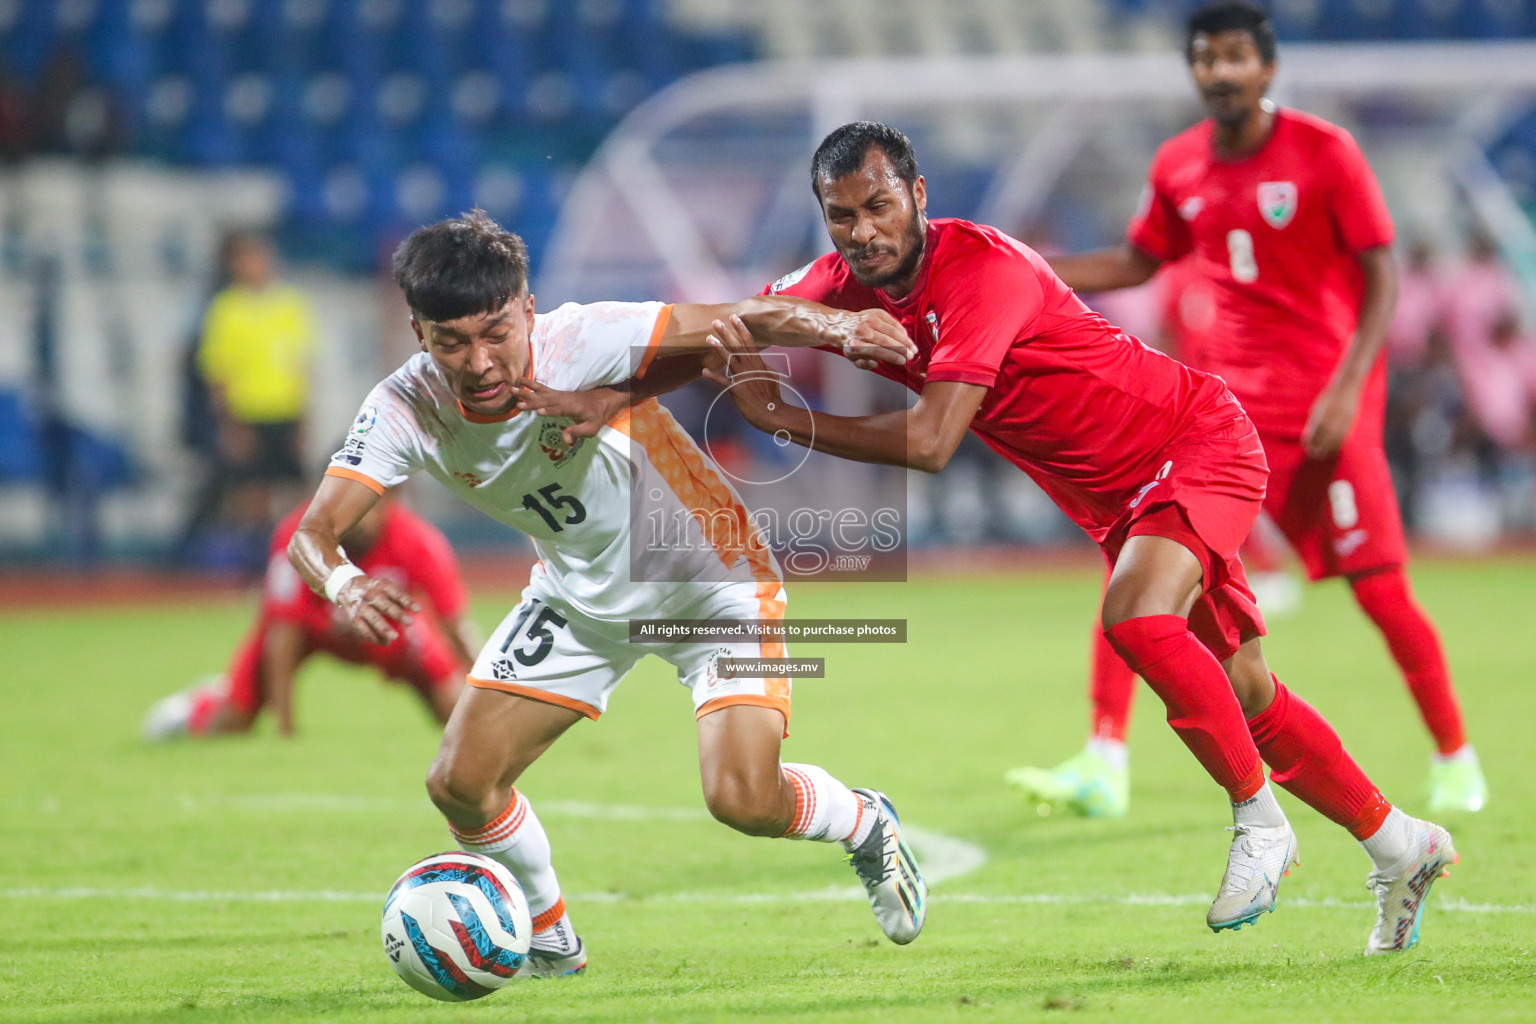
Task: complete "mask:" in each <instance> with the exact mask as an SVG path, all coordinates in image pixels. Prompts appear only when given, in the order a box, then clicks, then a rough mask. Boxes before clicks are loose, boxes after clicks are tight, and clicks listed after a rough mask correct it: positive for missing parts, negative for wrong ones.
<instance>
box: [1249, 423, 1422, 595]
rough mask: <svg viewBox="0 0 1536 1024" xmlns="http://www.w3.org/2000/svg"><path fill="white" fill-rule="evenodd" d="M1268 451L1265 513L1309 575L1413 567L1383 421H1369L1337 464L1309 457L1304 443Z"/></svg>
mask: <svg viewBox="0 0 1536 1024" xmlns="http://www.w3.org/2000/svg"><path fill="white" fill-rule="evenodd" d="M1264 451H1265V454H1266V455H1267V456H1268V458H1269V494H1268V496H1267V497H1265V499H1264V509H1265V511H1266V512H1268V513H1269V514H1270V517H1271V518H1273V519H1274V521H1275V525H1276V526H1278V527H1280V530H1281V532H1282V533H1284V534H1285V537H1286V539H1287V540H1289V541H1290V542H1291V546H1292V547H1294V548H1295V549H1296V554H1297V556H1298V557H1300V559H1301V562H1302V564H1303V565H1304V566H1306V569H1307V575H1308V576H1309V577H1311V578H1312V579H1314V580H1320V579H1325V578H1327V577H1329V576H1356V575H1359V574H1361V573H1366V572H1371V571H1374V570H1377V569H1386V568H1391V567H1394V566H1400V565H1403V564H1405V563H1406V562H1407V561H1408V544H1407V541H1406V540H1405V539H1404V537H1403V517H1402V514H1401V513H1400V512H1399V511H1398V508H1397V492H1396V491H1395V490H1394V489H1393V487H1392V473H1391V471H1390V470H1389V469H1388V468H1387V455H1386V451H1385V450H1384V449H1383V448H1382V444H1381V423H1380V421H1379V420H1376V421H1374V422H1373V421H1372V419H1371V417H1369V416H1362V417H1361V418H1360V420H1359V422H1357V424H1356V426H1355V429H1354V430H1353V431H1351V432H1350V435H1349V437H1347V438H1346V439H1345V441H1344V445H1343V447H1342V448H1340V449H1339V454H1338V455H1336V456H1334V457H1333V458H1331V459H1312V458H1308V457H1307V453H1306V452H1305V451H1304V450H1303V449H1302V447H1301V442H1299V441H1276V440H1270V441H1268V442H1266V443H1265V445H1264Z"/></svg>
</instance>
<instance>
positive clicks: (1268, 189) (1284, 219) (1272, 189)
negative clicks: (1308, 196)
mask: <svg viewBox="0 0 1536 1024" xmlns="http://www.w3.org/2000/svg"><path fill="white" fill-rule="evenodd" d="M1259 213H1260V214H1261V215H1262V216H1263V218H1264V223H1266V224H1268V225H1269V226H1270V227H1272V228H1276V229H1278V228H1283V227H1285V226H1286V225H1287V224H1289V223H1290V222H1291V221H1292V219H1294V218H1295V216H1296V183H1295V182H1294V181H1261V182H1259Z"/></svg>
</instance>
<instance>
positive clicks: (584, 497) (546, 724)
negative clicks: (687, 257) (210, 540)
mask: <svg viewBox="0 0 1536 1024" xmlns="http://www.w3.org/2000/svg"><path fill="white" fill-rule="evenodd" d="M394 271H395V280H396V281H397V283H398V284H399V285H400V287H401V289H402V291H403V292H404V293H405V299H406V303H407V305H408V306H409V308H410V310H411V323H412V325H413V327H414V329H415V331H416V334H417V337H418V338H419V339H420V342H421V352H419V353H418V354H417V355H415V356H414V357H413V358H412V359H410V360H409V361H408V362H406V363H405V365H404V366H402V367H401V368H400V369H398V370H396V371H395V372H394V373H393V374H391V375H390V376H389V377H388V378H386V379H385V380H384V381H383V382H382V383H381V384H379V385H378V386H377V387H376V388H374V390H373V392H372V393H371V394H370V395H369V397H368V399H367V401H366V403H365V404H364V406H363V411H362V414H361V415H360V416H359V423H366V424H368V425H369V427H368V429H367V430H366V431H365V432H362V433H359V432H357V431H356V430H354V432H353V435H352V436H351V437H350V438H349V440H348V442H347V445H346V446H345V447H344V448H342V450H341V451H339V452H337V453H336V455H335V456H334V457H333V458H332V460H331V466H330V468H329V469H328V470H327V471H326V477H325V479H324V481H323V482H322V483H321V485H320V488H319V490H318V492H317V493H316V495H315V499H314V501H313V502H311V503H310V506H309V511H308V512H307V513H306V514H305V516H304V519H303V521H302V522H301V523H300V524H299V528H298V531H297V532H296V533H295V534H294V538H293V541H292V543H291V544H290V545H289V555H290V557H291V559H292V561H293V564H294V566H295V567H296V568H297V569H298V571H299V574H300V575H301V576H302V577H303V578H304V581H305V582H306V583H308V584H309V586H310V587H311V588H312V589H314V590H315V591H316V592H317V593H322V594H324V595H325V597H326V598H327V599H328V600H330V601H332V602H334V603H335V604H336V605H337V606H338V608H339V609H340V611H341V614H342V615H343V616H345V617H346V618H347V619H348V620H349V621H350V622H352V623H353V624H355V625H356V626H357V627H358V628H359V629H361V630H362V631H363V632H365V633H367V634H369V635H370V636H372V638H373V639H374V640H375V641H377V642H379V643H388V642H391V641H392V640H393V639H394V638H395V637H396V636H397V635H399V632H400V630H401V629H404V628H409V626H410V623H411V622H412V620H413V616H414V614H415V612H416V605H415V603H414V602H413V601H412V600H411V599H410V597H409V595H407V594H406V593H405V592H403V591H402V590H401V589H400V588H399V587H397V586H396V585H395V584H394V583H393V582H391V581H390V580H389V579H387V578H385V577H383V576H375V575H373V574H371V573H368V572H366V571H365V570H364V568H363V567H362V566H359V565H355V564H353V563H352V562H351V561H349V560H348V559H347V558H346V557H345V556H344V555H343V554H342V553H339V552H338V551H337V547H336V541H337V538H339V537H340V536H342V535H343V534H345V533H346V531H347V530H349V529H351V528H352V525H353V524H354V523H356V522H357V521H358V519H359V518H361V517H362V516H363V515H364V514H366V512H367V510H368V509H369V508H371V507H372V506H373V505H374V503H375V502H376V501H378V499H379V496H380V495H382V494H383V493H385V492H386V491H388V489H389V488H391V487H393V486H395V485H396V484H398V483H400V482H401V481H403V480H405V479H406V478H407V477H409V476H411V475H413V474H415V473H417V472H421V471H425V472H427V473H429V474H431V475H432V476H433V477H435V478H436V479H437V480H439V481H440V482H441V483H442V484H443V485H444V486H446V487H447V488H448V489H449V490H451V491H452V492H454V493H455V494H457V495H459V496H460V497H462V498H463V499H464V500H465V501H467V502H468V503H469V504H471V505H473V506H475V507H476V508H479V509H480V510H481V511H483V512H485V513H486V514H487V515H490V516H492V517H493V518H495V519H497V520H499V521H501V522H503V523H506V524H507V525H509V526H512V527H513V528H515V529H518V530H521V531H523V532H525V533H527V534H529V535H530V536H531V537H532V538H533V543H534V547H535V549H536V550H537V552H538V554H539V557H540V562H539V564H538V565H537V566H536V567H535V568H534V570H533V573H532V577H531V579H530V580H529V584H528V586H527V588H526V589H525V590H524V591H523V596H522V600H521V602H520V603H519V604H518V605H517V607H516V608H514V609H513V610H512V611H511V612H510V613H509V614H508V615H507V617H506V619H505V620H504V621H503V622H502V623H501V625H500V626H498V627H497V628H496V630H495V631H494V632H493V633H492V635H491V638H490V640H489V641H488V642H487V644H486V645H485V647H484V649H483V650H482V651H481V652H480V655H479V657H478V658H477V659H476V661H475V664H474V667H473V668H472V669H471V671H470V675H469V686H468V687H467V688H466V690H465V693H464V696H463V697H461V698H460V700H459V703H458V706H457V707H456V708H455V709H454V713H453V716H452V717H451V718H450V719H449V721H448V726H447V728H446V730H445V731H444V734H443V741H442V746H441V748H440V750H439V752H438V756H437V758H436V760H435V761H434V762H433V764H432V767H431V769H430V771H429V773H428V776H427V792H428V793H429V795H430V796H431V798H432V801H433V802H434V803H435V804H436V805H437V807H438V808H439V810H441V811H442V813H443V815H444V816H445V817H446V818H447V819H448V824H449V828H450V831H451V832H452V834H453V836H454V838H455V839H457V840H458V842H459V845H460V846H461V847H463V848H464V849H465V850H469V851H472V852H476V853H482V854H485V855H487V856H490V857H493V858H495V859H496V860H498V861H500V862H501V863H503V864H505V865H506V866H507V867H508V868H509V869H510V870H511V871H512V873H513V874H514V875H515V876H516V877H517V880H518V882H519V883H520V884H521V885H522V887H523V890H524V891H525V892H526V893H527V895H528V902H529V908H530V910H531V911H532V913H533V927H534V934H533V936H532V951H531V953H530V956H529V963H528V964H527V965H526V967H525V968H524V970H525V972H526V973H531V974H535V975H540V976H547V975H566V974H573V973H575V972H577V971H580V970H582V968H583V967H584V966H585V965H586V951H585V948H584V947H583V945H582V943H581V940H580V939H579V938H578V937H577V934H576V932H575V930H574V929H573V927H572V924H571V921H570V917H569V915H568V914H567V912H566V907H565V901H564V899H563V898H562V896H561V892H560V884H559V881H558V879H557V877H556V875H555V871H554V868H553V866H552V861H551V853H550V844H549V839H548V837H547V836H546V835H545V833H544V829H543V826H542V825H540V823H539V819H538V815H537V814H536V813H535V812H534V810H533V807H532V804H531V803H530V802H529V800H528V799H527V797H526V796H524V795H523V794H522V793H521V792H519V791H518V790H517V789H516V788H515V783H516V782H517V780H518V777H519V776H520V775H521V773H522V772H523V771H524V770H525V769H526V768H527V767H528V766H529V765H530V764H532V763H533V762H534V760H535V759H537V758H538V757H539V756H540V755H541V754H543V753H544V751H545V750H546V749H548V747H549V746H550V745H551V744H552V743H554V742H555V741H556V740H558V739H559V738H560V736H561V734H563V733H564V732H565V731H566V730H567V729H569V728H570V727H571V726H572V725H574V724H576V723H577V722H579V721H582V720H583V719H596V718H597V717H598V716H600V715H601V714H602V713H603V711H604V710H605V709H606V707H607V705H608V699H609V695H610V694H611V693H612V692H613V689H614V688H615V687H616V686H617V685H618V684H619V682H620V680H621V679H622V678H623V677H624V675H625V674H626V673H628V671H629V670H630V669H631V668H632V667H633V666H634V665H635V663H636V662H638V661H639V660H640V659H641V658H642V657H644V656H645V654H646V653H647V650H648V648H647V647H644V646H640V645H636V644H632V643H630V642H629V620H631V619H649V618H672V619H689V620H743V619H746V620H776V619H781V618H782V617H783V615H784V607H785V596H784V588H783V583H782V577H781V575H780V572H779V569H778V566H777V564H776V563H775V561H774V559H773V555H772V552H771V551H770V550H769V549H768V548H767V547H766V545H765V543H764V541H763V538H762V537H761V536H760V535H759V534H758V532H757V531H756V529H755V527H753V526H752V525H751V523H750V520H749V518H748V516H747V512H746V510H745V508H744V507H743V506H742V504H741V501H740V499H739V498H738V497H737V496H736V494H735V493H734V491H732V490H731V488H730V487H729V485H728V484H727V483H726V481H725V479H724V477H723V476H722V475H721V473H720V472H719V470H718V469H717V468H716V467H715V466H714V464H713V463H712V462H711V461H710V460H709V459H708V458H707V457H706V456H705V455H704V453H703V452H701V451H700V450H699V449H698V447H697V446H695V445H694V444H693V442H692V441H691V440H690V439H689V438H688V436H687V435H686V434H684V433H683V432H682V430H681V429H680V428H679V427H678V426H677V423H676V422H675V421H674V420H673V419H672V418H671V416H670V415H669V414H668V413H667V412H666V411H665V410H664V409H662V408H661V407H660V406H659V405H658V404H657V403H655V402H649V403H642V404H639V405H636V406H635V407H634V408H632V409H628V410H626V412H625V414H624V415H623V416H621V417H620V418H618V419H616V420H615V421H614V422H613V423H612V424H609V425H607V426H604V427H603V429H602V430H601V431H600V432H599V433H598V434H597V435H596V436H594V437H591V438H577V439H574V440H571V441H568V440H567V439H566V438H565V437H563V436H562V428H563V427H564V426H565V425H566V424H564V423H563V422H561V421H560V420H558V419H555V418H552V417H543V416H539V415H537V414H535V413H531V412H524V411H521V410H520V409H519V408H518V407H517V402H518V394H519V392H518V391H517V390H516V385H517V383H518V382H519V381H520V380H523V379H524V378H532V379H533V380H534V381H537V382H539V383H541V384H544V385H547V386H550V387H555V388H561V389H565V390H578V389H583V388H588V387H595V386H600V385H605V384H614V383H619V382H621V381H624V380H626V379H628V378H630V377H632V376H639V377H641V378H643V379H650V375H651V374H655V375H658V376H662V377H664V376H665V375H666V374H667V372H669V371H668V370H667V368H666V367H665V365H664V364H666V363H667V361H668V359H670V358H672V357H674V356H676V355H677V354H678V353H687V352H690V351H700V350H704V349H706V348H707V346H708V339H709V337H710V336H711V334H712V333H714V332H718V331H720V330H722V329H723V327H722V322H721V318H723V317H728V316H732V315H737V314H739V315H740V316H741V317H742V318H744V319H745V321H746V322H747V323H749V324H751V325H752V328H753V329H754V330H755V331H758V332H759V333H760V334H761V335H762V336H763V337H764V338H765V339H768V340H771V341H773V342H776V343H787V344H800V345H812V344H829V343H831V344H836V345H838V346H839V347H841V348H842V349H844V350H845V351H847V352H848V353H849V354H851V355H855V356H858V357H861V358H866V357H867V358H877V359H890V360H894V361H898V362H900V361H904V360H905V359H906V357H907V355H908V353H909V352H910V351H912V350H913V349H912V345H911V342H910V341H909V340H908V339H907V338H906V337H905V336H904V335H903V334H902V332H901V330H900V329H899V328H898V327H897V326H896V325H895V324H894V323H892V322H891V321H890V319H889V318H888V317H885V316H884V315H883V314H848V313H844V312H839V311H836V310H831V309H827V308H825V307H820V306H816V305H814V304H812V303H808V302H803V301H798V300H793V299H786V298H777V297H771V298H753V299H748V300H745V301H743V302H741V303H737V304H736V305H734V306H699V305H684V304H678V305H675V306H674V305H663V304H662V303H659V302H640V303H630V302H600V303H594V304H591V305H577V304H575V303H568V304H566V305H564V306H561V307H559V308H558V309H556V310H554V311H552V312H549V313H544V314H537V313H535V310H534V298H533V296H532V295H531V294H529V292H528V288H527V274H528V257H527V250H526V249H525V247H524V245H523V242H522V239H520V238H518V237H517V236H516V235H514V234H512V233H510V232H508V231H505V230H503V229H502V228H501V227H500V226H499V225H497V224H496V223H494V222H493V221H491V220H490V219H489V218H488V217H486V216H485V215H484V214H483V213H481V212H479V211H476V212H474V213H471V214H468V215H466V216H465V217H463V218H460V219H455V220H448V221H444V222H442V223H439V224H434V225H432V226H430V227H424V228H421V229H419V230H417V231H415V232H414V233H412V234H411V235H410V237H408V238H407V239H406V240H405V241H404V242H403V243H401V245H400V248H399V249H398V250H397V251H396V253H395V256H394ZM692 372H693V373H696V372H697V371H696V369H695V370H693V371H692ZM651 512H654V513H656V514H657V515H660V516H662V517H663V518H664V520H665V521H667V522H675V523H679V524H683V526H682V528H683V529H685V530H686V531H687V534H688V535H687V536H686V537H685V538H684V539H683V540H682V541H681V542H680V543H677V544H674V545H670V546H666V547H651V546H645V547H641V546H639V545H635V546H633V547H632V546H631V544H630V536H631V532H632V531H631V525H632V524H633V523H635V522H644V521H646V519H645V516H646V515H647V514H649V513H651ZM649 650H653V651H654V652H655V653H657V654H659V655H660V656H661V657H662V658H664V659H666V660H667V661H669V662H671V663H672V664H673V665H674V666H676V668H677V671H678V681H679V682H680V683H682V684H683V685H684V686H685V687H686V688H687V689H688V690H689V691H690V695H691V697H692V702H693V707H694V716H695V718H696V720H697V730H698V746H699V769H700V775H701V777H702V781H703V789H704V799H705V803H706V804H707V805H708V807H709V809H710V811H711V813H712V814H713V815H714V816H715V817H716V818H717V819H718V820H720V821H721V822H724V823H725V824H727V825H729V826H731V827H732V828H734V829H737V830H738V831H741V832H744V833H746V834H748V835H756V836H778V837H788V838H794V839H809V840H817V841H821V842H828V843H841V844H842V845H843V847H844V848H845V849H846V850H847V851H848V853H849V854H850V855H851V856H850V860H851V862H852V866H853V868H854V871H855V872H856V873H857V874H858V876H859V878H860V880H861V881H862V882H863V883H864V885H865V888H866V890H867V891H868V893H869V898H870V903H871V906H872V908H873V909H874V911H875V916H876V919H877V920H878V921H879V923H880V925H881V928H882V930H884V932H885V934H886V935H887V936H888V937H890V938H891V939H892V940H893V941H895V942H898V943H906V942H910V941H912V940H913V939H914V938H916V937H917V934H918V932H919V931H920V930H921V929H922V926H923V920H924V916H925V914H926V910H927V907H926V897H927V890H926V887H925V885H924V883H923V879H922V875H921V873H920V872H919V870H918V868H917V863H916V861H915V859H914V858H913V857H912V855H911V851H910V850H909V849H908V848H907V845H906V843H905V842H903V841H902V838H901V830H900V824H899V822H898V821H897V818H896V814H895V811H894V809H893V808H892V806H891V804H890V801H889V800H887V799H886V798H885V797H884V796H883V795H882V794H880V793H877V792H875V791H873V790H864V789H860V790H852V789H849V788H848V787H847V786H845V785H843V784H842V783H841V782H839V781H838V780H837V779H835V778H833V777H832V776H831V775H830V774H828V773H827V772H826V771H825V770H823V769H821V768H818V767H816V766H815V765H808V764H781V763H780V761H779V747H780V741H781V739H782V737H783V736H784V735H785V729H786V726H787V723H788V720H789V710H790V685H789V680H788V679H782V678H772V677H768V678H763V677H757V678H753V677H744V676H733V675H731V674H729V673H726V672H724V671H723V670H720V669H718V668H717V660H718V658H719V657H720V656H721V655H722V653H723V654H724V656H726V657H732V658H734V657H744V658H752V659H760V658H763V657H770V658H771V657H783V656H784V651H783V644H782V643H781V642H780V641H778V640H772V639H769V640H763V641H762V642H758V641H750V642H741V643H726V644H723V645H717V644H713V643H702V642H677V643H672V644H662V645H656V646H654V647H650V648H649Z"/></svg>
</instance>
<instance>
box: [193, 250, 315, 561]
mask: <svg viewBox="0 0 1536 1024" xmlns="http://www.w3.org/2000/svg"><path fill="white" fill-rule="evenodd" d="M274 256H275V254H274V251H273V248H272V242H271V240H270V239H269V238H267V237H266V236H265V235H263V234H260V233H258V232H254V231H235V232H231V233H230V234H229V236H228V237H226V239H225V241H224V245H223V250H222V253H221V257H222V260H223V274H224V276H225V277H226V279H227V282H226V283H225V284H224V286H223V287H222V288H220V289H219V291H218V292H217V293H215V294H214V296H213V298H212V299H211V300H210V301H209V303H208V308H207V311H206V312H205V313H204V315H203V320H202V331H201V340H200V342H199V345H198V350H197V367H198V369H199V370H200V371H201V375H202V378H203V380H204V381H205V382H206V384H207V388H208V401H207V404H208V408H209V410H210V412H211V414H212V417H213V423H214V424H215V425H216V429H215V437H216V443H215V444H214V445H213V448H212V457H213V465H212V467H211V469H210V470H209V476H208V478H207V479H206V481H205V483H204V486H203V487H202V489H201V490H200V492H199V494H198V496H197V497H196V499H195V500H194V507H193V509H192V512H191V514H190V516H189V518H188V522H187V525H186V527H185V528H184V530H183V537H182V542H181V545H182V549H183V552H184V553H187V552H189V551H190V549H191V546H192V545H193V544H195V542H196V541H197V539H198V538H199V537H200V536H201V535H202V534H203V533H204V532H206V530H207V528H208V527H209V525H210V524H212V523H213V522H215V521H216V520H218V519H219V518H220V517H221V516H225V517H228V518H229V519H231V520H232V525H233V526H234V527H235V529H236V530H238V531H239V534H240V537H241V538H242V540H243V546H244V548H245V549H246V551H245V554H244V561H245V563H246V568H251V569H257V568H259V567H260V564H261V560H262V556H263V554H264V546H263V545H262V541H263V540H264V539H265V538H266V537H267V535H268V534H269V532H270V531H271V529H272V522H273V519H274V516H275V512H274V509H282V508H287V507H290V506H291V505H292V504H293V503H294V502H295V501H297V500H298V498H299V495H300V493H301V486H300V485H301V483H302V480H303V476H304V461H303V451H304V419H305V414H306V412H307V411H308V408H309V374H310V364H311V362H312V359H313V353H314V346H315V336H316V328H315V320H314V314H313V312H312V311H311V309H310V305H309V301H308V300H307V299H306V298H305V297H304V294H303V293H302V292H301V291H299V290H298V289H297V288H295V287H293V286H292V285H288V284H283V283H281V282H279V281H277V280H276V279H275V276H274V268H273V264H274ZM205 429H206V428H205Z"/></svg>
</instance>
